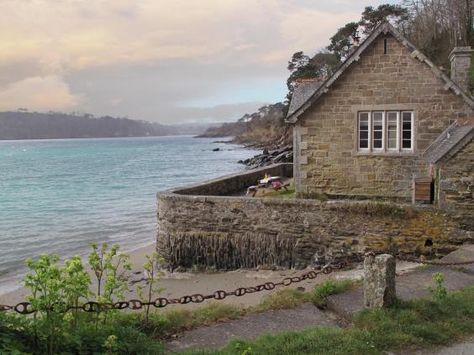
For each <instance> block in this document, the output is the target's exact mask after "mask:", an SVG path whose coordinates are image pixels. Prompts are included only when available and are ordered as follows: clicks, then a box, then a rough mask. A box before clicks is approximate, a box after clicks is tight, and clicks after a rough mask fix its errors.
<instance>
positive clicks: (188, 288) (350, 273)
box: [0, 244, 418, 310]
mask: <svg viewBox="0 0 474 355" xmlns="http://www.w3.org/2000/svg"><path fill="white" fill-rule="evenodd" d="M154 248H155V244H151V245H149V246H146V247H143V248H140V249H136V250H133V251H131V252H129V254H130V259H131V262H132V274H131V277H130V279H131V283H130V287H129V291H128V292H127V294H126V297H125V298H127V299H130V298H136V288H137V286H138V285H142V286H144V285H145V283H144V282H143V281H140V280H141V279H142V278H143V274H142V272H143V268H142V265H143V264H144V262H145V260H146V255H147V254H151V253H153V251H154ZM417 266H418V264H415V263H401V262H400V263H397V272H398V273H403V272H407V271H410V270H412V269H414V268H415V267H417ZM308 270H309V269H308ZM308 270H282V271H271V270H260V271H257V270H236V271H228V272H199V273H194V272H183V273H181V272H180V273H165V275H163V277H162V278H161V280H160V281H159V282H158V287H160V288H162V289H164V291H162V292H161V293H160V294H156V295H154V298H156V297H168V298H175V297H181V296H184V295H192V294H195V293H201V294H210V293H213V292H214V291H216V290H226V291H233V290H235V289H236V288H238V287H249V286H256V285H259V284H262V283H265V282H278V281H281V280H282V279H283V278H285V277H288V276H297V275H300V274H302V273H304V272H306V271H308ZM362 276H363V270H362V266H361V265H358V266H356V268H354V269H352V270H344V271H337V272H333V273H331V274H329V275H323V274H321V275H318V277H317V278H316V279H314V280H305V281H302V282H299V283H296V284H292V285H290V286H288V287H292V288H299V287H302V288H304V289H305V290H306V291H309V290H311V289H312V288H313V287H314V286H315V285H317V284H319V283H321V282H323V281H324V280H327V279H329V278H332V279H352V280H360V279H362ZM282 288H283V287H279V288H275V289H274V290H272V291H262V292H257V293H253V294H247V295H244V296H242V297H234V296H230V297H227V298H226V299H225V300H222V301H219V302H223V303H227V304H232V305H236V306H240V307H245V308H246V307H250V306H255V305H257V304H258V303H260V302H261V300H262V298H263V297H264V296H266V295H269V294H271V293H273V292H276V291H277V290H279V289H282ZM27 294H28V291H27V290H26V289H25V288H20V289H18V290H15V291H12V292H9V293H6V294H3V295H0V303H1V304H16V303H18V302H21V301H23V300H25V298H26V296H27ZM208 302H211V301H205V302H203V303H199V304H194V303H189V304H186V305H169V306H167V307H166V309H167V310H170V309H176V308H179V307H185V308H186V309H192V308H196V307H199V306H202V305H204V304H206V303H208Z"/></svg>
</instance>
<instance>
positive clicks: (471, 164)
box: [437, 137, 474, 231]
mask: <svg viewBox="0 0 474 355" xmlns="http://www.w3.org/2000/svg"><path fill="white" fill-rule="evenodd" d="M470 138H471V141H470V143H468V144H467V145H466V146H464V148H463V149H461V150H460V151H458V152H457V153H456V154H455V155H454V156H453V157H450V159H448V160H447V161H446V162H444V163H443V162H441V164H439V167H438V171H437V179H438V180H439V196H438V202H439V205H440V207H441V208H443V209H444V210H446V211H448V212H449V213H450V214H451V215H452V216H453V217H454V218H455V219H456V220H458V221H459V223H460V224H461V226H462V227H463V228H465V229H467V230H471V231H474V141H473V140H472V137H470Z"/></svg>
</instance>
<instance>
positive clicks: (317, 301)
mask: <svg viewBox="0 0 474 355" xmlns="http://www.w3.org/2000/svg"><path fill="white" fill-rule="evenodd" d="M353 285H354V282H353V281H352V280H341V281H335V280H327V281H325V282H323V283H322V284H321V285H318V286H316V287H315V288H314V291H313V294H312V297H311V300H312V302H313V304H314V305H315V306H317V307H319V308H325V307H326V305H327V300H328V297H329V296H331V295H335V294H338V293H342V292H345V291H347V290H348V289H350V288H351V287H353Z"/></svg>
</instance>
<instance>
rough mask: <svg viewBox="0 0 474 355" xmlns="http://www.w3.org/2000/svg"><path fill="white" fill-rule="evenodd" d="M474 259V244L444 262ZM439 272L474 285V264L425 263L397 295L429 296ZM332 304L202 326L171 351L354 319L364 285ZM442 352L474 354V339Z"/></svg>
mask: <svg viewBox="0 0 474 355" xmlns="http://www.w3.org/2000/svg"><path fill="white" fill-rule="evenodd" d="M472 259H474V245H471V246H467V247H463V248H462V249H461V250H458V251H456V252H454V253H452V254H450V255H448V256H447V257H445V258H444V259H443V261H449V262H454V261H466V260H472ZM397 272H398V267H397ZM435 272H442V273H444V275H445V285H446V287H447V288H448V289H450V290H456V289H461V288H464V287H466V286H469V285H472V284H474V266H470V267H463V268H462V269H460V268H455V267H445V266H443V267H442V266H422V267H419V268H417V269H416V270H415V271H412V272H410V273H406V274H402V275H400V276H397V284H396V285H397V296H398V297H399V298H401V299H404V300H411V299H415V298H423V297H427V296H429V291H428V288H429V287H432V286H433V280H432V275H433V274H434V273H435ZM328 306H329V309H330V310H331V311H333V312H334V313H332V312H323V311H320V310H318V309H317V308H316V307H314V306H313V305H311V304H306V305H303V306H301V307H299V308H295V309H291V310H279V311H271V312H265V313H260V314H252V315H248V316H246V317H243V318H241V319H237V320H234V321H229V322H225V323H219V324H215V325H212V326H208V327H202V328H198V329H195V330H191V331H188V332H184V333H182V334H180V335H179V337H178V338H177V339H174V340H173V341H171V342H169V343H168V348H169V349H170V350H183V349H188V348H192V347H198V348H203V347H206V348H219V347H222V346H224V345H225V344H227V343H228V342H229V341H231V340H233V339H254V338H256V337H258V336H260V335H263V334H266V333H278V332H282V331H286V330H297V329H303V328H307V327H310V326H317V325H320V326H338V319H337V318H336V315H337V316H339V317H342V318H346V320H350V318H351V316H352V315H353V314H354V313H355V312H357V311H359V310H361V309H362V308H363V290H362V287H359V288H356V289H354V290H351V291H348V292H346V293H343V294H340V295H334V296H331V297H330V298H329V300H328ZM339 324H340V323H339ZM439 351H440V352H439V353H436V351H433V350H432V351H430V352H429V354H430V355H433V354H474V340H472V341H467V342H466V343H462V344H458V345H456V346H453V347H448V348H446V349H440V350H439ZM449 351H451V352H449ZM462 351H465V352H464V353H463V352H462ZM427 354H428V353H426V355H427ZM419 355H425V353H423V352H420V353H419Z"/></svg>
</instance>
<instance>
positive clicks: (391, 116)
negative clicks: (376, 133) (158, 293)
mask: <svg viewBox="0 0 474 355" xmlns="http://www.w3.org/2000/svg"><path fill="white" fill-rule="evenodd" d="M398 130H399V129H398V112H388V113H387V149H388V150H398Z"/></svg>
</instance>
